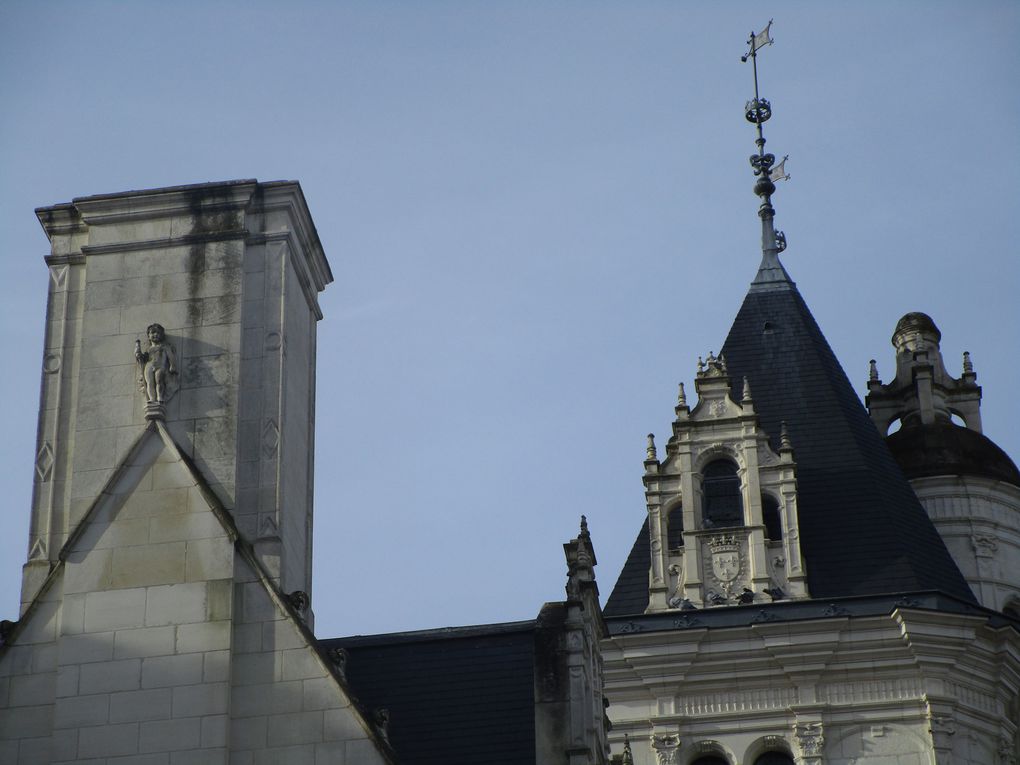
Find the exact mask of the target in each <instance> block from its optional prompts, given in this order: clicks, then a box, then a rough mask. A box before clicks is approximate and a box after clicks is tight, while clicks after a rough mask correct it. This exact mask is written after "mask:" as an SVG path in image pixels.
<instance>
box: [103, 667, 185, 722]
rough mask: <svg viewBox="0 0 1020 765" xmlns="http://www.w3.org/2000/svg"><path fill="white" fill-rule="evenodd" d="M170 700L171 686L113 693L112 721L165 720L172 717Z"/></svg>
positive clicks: (111, 696)
mask: <svg viewBox="0 0 1020 765" xmlns="http://www.w3.org/2000/svg"><path fill="white" fill-rule="evenodd" d="M143 673H144V666H143ZM170 701H171V692H170V689H169V688H154V689H151V690H144V691H125V692H122V693H111V694H110V722H112V723H121V722H142V721H146V720H165V719H167V718H169V717H170Z"/></svg>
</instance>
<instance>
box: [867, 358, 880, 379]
mask: <svg viewBox="0 0 1020 765" xmlns="http://www.w3.org/2000/svg"><path fill="white" fill-rule="evenodd" d="M868 380H870V381H872V382H878V364H877V363H876V362H875V360H874V359H872V360H871V361H869V362H868Z"/></svg>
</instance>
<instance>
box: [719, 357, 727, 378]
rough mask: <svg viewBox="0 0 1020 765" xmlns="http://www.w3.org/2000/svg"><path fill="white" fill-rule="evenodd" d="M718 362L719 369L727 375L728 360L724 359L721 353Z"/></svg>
mask: <svg viewBox="0 0 1020 765" xmlns="http://www.w3.org/2000/svg"><path fill="white" fill-rule="evenodd" d="M718 361H719V369H720V370H721V371H722V372H723V374H725V373H726V359H724V358H723V355H722V354H721V353H720V354H719V359H718Z"/></svg>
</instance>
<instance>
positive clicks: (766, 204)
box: [740, 19, 790, 261]
mask: <svg viewBox="0 0 1020 765" xmlns="http://www.w3.org/2000/svg"><path fill="white" fill-rule="evenodd" d="M771 28H772V20H771V19H770V20H769V23H768V24H766V25H765V28H764V29H763V30H762V31H761V32H759V33H758V34H755V33H754V32H751V37H750V39H749V40H748V41H747V42H748V44H749V45H750V50H749V51H748V52H747V53H746V54H745V55H743V56H741V57H740V60H741V61H743V62H746V61H747V60H748V59H751V66H752V68H753V69H754V98H753V99H752V100H751V101H748V102H747V103H746V104H745V106H744V117H745V118H746V119H747V121H748V122H750V123H751V124H753V125H755V127H756V128H757V130H758V138H757V139H755V144H757V146H758V153H757V154H752V155H751V167H752V168H754V174H755V176H756V177H757V179H758V180H757V181H755V184H754V193H755V194H757V195H758V196H759V197H761V200H762V201H761V205H760V206H759V207H758V217H760V218H761V223H762V229H761V248H762V254H763V255H764V257H765V260H766V261H772V260H776V261H778V255H779V253H781V252H782V251H783V250H785V249H786V236H785V235H784V234H783V232H782V231H776V230H775V226H774V223H773V221H774V218H775V215H776V211H775V208H774V207H773V206H772V195H773V194H774V193H775V191H776V184H775V181H785V180H788V179H789V178H790V176H789V174H788V173H787V172H786V160H787V159H788V158H789V155H787V156H784V157H783V159H782V160H781V161H780V162H779V164H778V165H777V164H776V157H775V155H774V154H771V153H768V152H766V151H765V136H764V134H763V133H762V128H761V126H762V125H763V124H764V123H765V122H767V121H768V119H769V117H771V116H772V104H770V103H769V102H768V99H765V98H762V97H761V96H760V95H759V93H758V51H759V50H761V49H762V48H764V47H765V46H766V45H772V43H773V40H772V37H771V36H770V30H771Z"/></svg>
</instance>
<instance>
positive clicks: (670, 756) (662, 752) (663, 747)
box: [652, 733, 680, 765]
mask: <svg viewBox="0 0 1020 765" xmlns="http://www.w3.org/2000/svg"><path fill="white" fill-rule="evenodd" d="M652 751H654V752H655V759H656V761H657V762H658V765H677V752H679V751H680V736H678V735H676V734H675V733H668V734H665V735H661V736H656V735H654V734H653V735H652Z"/></svg>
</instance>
